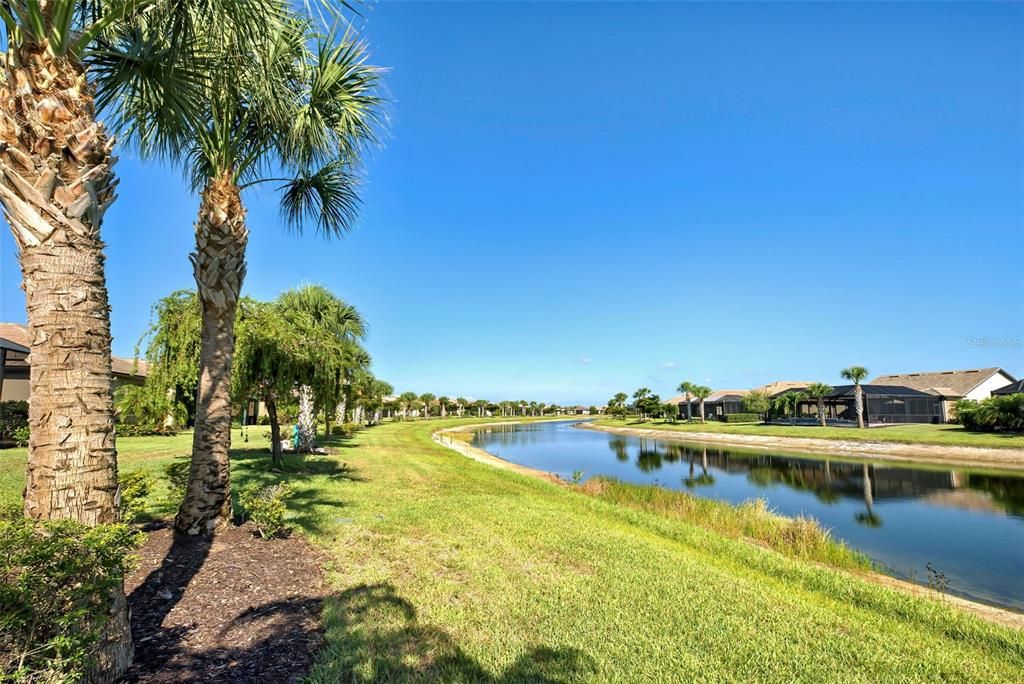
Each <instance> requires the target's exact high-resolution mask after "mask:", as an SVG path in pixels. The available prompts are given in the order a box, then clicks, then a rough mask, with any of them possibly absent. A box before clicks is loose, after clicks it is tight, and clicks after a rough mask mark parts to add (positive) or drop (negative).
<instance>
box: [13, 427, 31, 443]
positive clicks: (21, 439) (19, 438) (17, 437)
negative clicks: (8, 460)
mask: <svg viewBox="0 0 1024 684" xmlns="http://www.w3.org/2000/svg"><path fill="white" fill-rule="evenodd" d="M31 436H32V433H31V431H30V430H29V429H28V425H22V426H21V427H16V428H14V445H15V446H19V447H27V446H28V438H29V437H31Z"/></svg>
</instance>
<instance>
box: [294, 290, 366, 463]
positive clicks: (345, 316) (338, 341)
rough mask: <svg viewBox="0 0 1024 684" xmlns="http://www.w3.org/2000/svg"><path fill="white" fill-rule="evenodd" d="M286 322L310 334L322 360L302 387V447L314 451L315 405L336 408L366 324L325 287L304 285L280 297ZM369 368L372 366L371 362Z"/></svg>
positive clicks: (300, 443)
mask: <svg viewBox="0 0 1024 684" xmlns="http://www.w3.org/2000/svg"><path fill="white" fill-rule="evenodd" d="M277 305H278V307H279V308H280V311H281V315H282V316H283V317H284V320H285V321H287V322H288V323H289V324H290V325H292V326H294V327H295V328H296V329H298V330H300V331H302V332H304V333H306V335H307V338H308V339H309V340H310V342H311V343H312V344H311V346H312V348H313V351H314V352H315V353H316V354H317V355H318V356H319V357H320V358H321V359H322V361H321V362H320V363H317V364H315V366H314V368H313V369H312V377H310V379H309V380H310V381H309V382H305V383H302V384H301V385H300V386H299V389H298V393H299V420H298V425H299V445H300V449H301V450H302V451H310V452H311V451H312V450H313V440H314V438H315V437H316V413H315V411H314V408H315V407H314V404H315V403H316V402H319V403H320V404H321V405H323V406H336V405H337V403H338V398H339V397H340V395H341V392H342V383H343V375H344V369H345V367H346V365H347V364H346V361H350V360H352V357H353V355H354V354H355V349H354V347H358V344H359V342H360V341H361V340H363V339H365V337H366V322H365V321H364V320H363V317H362V315H361V314H360V313H359V311H357V310H356V308H355V307H354V306H352V305H351V304H348V303H346V302H345V301H343V300H342V299H340V298H338V297H337V296H336V295H335V294H334V293H333V292H331V291H330V290H328V289H327V288H326V287H324V286H323V285H303V286H302V287H299V288H295V289H292V290H288V291H287V292H283V293H282V294H281V295H280V296H279V297H278V298H277ZM367 365H369V363H368V362H367Z"/></svg>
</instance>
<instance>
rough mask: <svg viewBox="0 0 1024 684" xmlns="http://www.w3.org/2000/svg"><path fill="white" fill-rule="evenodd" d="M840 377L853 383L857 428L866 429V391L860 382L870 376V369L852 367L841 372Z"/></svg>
mask: <svg viewBox="0 0 1024 684" xmlns="http://www.w3.org/2000/svg"><path fill="white" fill-rule="evenodd" d="M839 375H840V376H842V377H843V378H844V379H846V380H852V381H853V406H854V408H855V409H856V411H857V427H859V428H863V427H864V390H863V389H862V388H861V386H860V381H861V380H863V379H864V378H866V377H867V376H868V369H867V368H865V367H864V366H850V367H849V368H844V369H843V370H841V371H839Z"/></svg>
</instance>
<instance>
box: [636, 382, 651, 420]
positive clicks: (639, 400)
mask: <svg viewBox="0 0 1024 684" xmlns="http://www.w3.org/2000/svg"><path fill="white" fill-rule="evenodd" d="M650 395H651V390H650V389H648V388H647V387H641V388H640V389H638V390H637V391H636V392H633V406H635V407H636V409H637V413H639V414H640V417H641V418H647V412H646V411H645V410H644V406H645V405H646V402H645V401H644V400H645V399H647V397H649V396H650Z"/></svg>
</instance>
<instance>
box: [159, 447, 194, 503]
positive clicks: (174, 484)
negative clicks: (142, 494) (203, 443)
mask: <svg viewBox="0 0 1024 684" xmlns="http://www.w3.org/2000/svg"><path fill="white" fill-rule="evenodd" d="M191 466H192V459H191V458H189V457H188V456H186V457H184V458H180V459H175V460H174V461H173V462H171V463H168V464H167V465H166V466H164V475H166V476H167V491H168V497H169V498H170V500H171V503H172V504H175V505H177V504H179V503H181V500H182V499H184V498H185V490H186V489H188V471H189V468H190V467H191Z"/></svg>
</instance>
